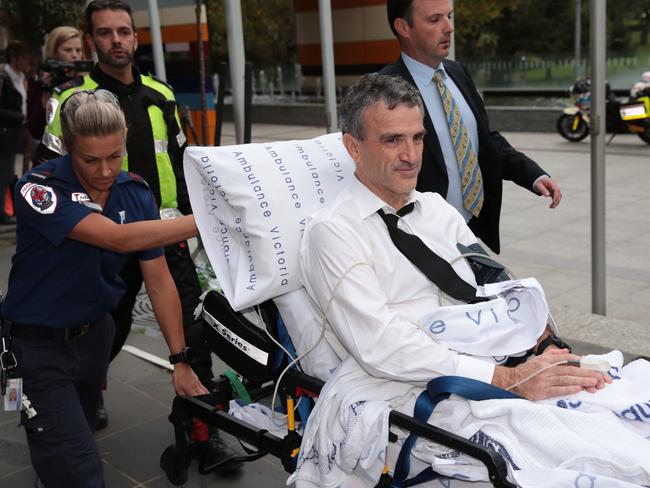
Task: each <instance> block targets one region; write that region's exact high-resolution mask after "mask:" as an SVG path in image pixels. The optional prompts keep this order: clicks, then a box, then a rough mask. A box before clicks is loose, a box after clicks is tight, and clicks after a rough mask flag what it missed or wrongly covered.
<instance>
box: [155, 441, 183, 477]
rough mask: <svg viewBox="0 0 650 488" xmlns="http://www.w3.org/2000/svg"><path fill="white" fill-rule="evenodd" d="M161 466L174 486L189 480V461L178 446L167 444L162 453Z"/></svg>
mask: <svg viewBox="0 0 650 488" xmlns="http://www.w3.org/2000/svg"><path fill="white" fill-rule="evenodd" d="M160 467H161V468H162V470H163V471H164V472H165V476H167V479H168V480H169V482H170V483H171V484H172V485H174V486H181V485H183V484H185V482H186V481H187V461H186V457H185V456H183V455H182V454H181V453H180V451H179V450H178V449H177V448H176V446H174V445H171V446H167V449H165V450H164V451H163V453H162V454H161V455H160Z"/></svg>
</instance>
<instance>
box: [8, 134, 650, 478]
mask: <svg viewBox="0 0 650 488" xmlns="http://www.w3.org/2000/svg"><path fill="white" fill-rule="evenodd" d="M225 132H226V133H225V136H224V144H228V143H232V142H233V141H234V137H233V129H232V125H226V127H225ZM320 133H322V130H320V129H315V128H309V127H295V126H272V125H256V126H255V127H254V128H253V136H254V139H255V140H257V141H269V140H280V139H294V138H297V139H300V138H307V137H313V136H316V135H318V134H320ZM507 137H508V139H509V140H510V141H511V142H512V143H513V145H514V146H516V147H518V148H519V149H522V150H524V151H525V152H526V153H527V154H528V155H530V156H531V157H532V158H533V159H535V160H537V161H538V162H539V163H540V164H541V165H542V166H543V167H544V168H545V169H546V170H547V171H548V172H549V173H551V174H552V175H553V176H554V177H555V178H556V179H557V180H558V181H559V183H560V185H561V187H562V190H563V193H564V199H563V201H562V204H561V205H560V207H559V208H557V209H555V210H549V209H548V208H547V202H546V200H543V199H541V198H538V197H535V196H534V195H532V194H530V193H529V192H526V191H524V190H522V189H521V188H519V187H516V186H515V185H512V184H510V183H506V184H505V188H504V205H503V211H502V224H501V225H502V230H501V235H502V249H503V252H502V255H501V259H502V261H503V262H504V263H505V264H507V265H508V266H509V267H510V268H511V269H512V270H513V271H514V272H515V273H516V274H517V275H518V276H520V277H524V276H530V275H534V276H536V277H538V278H539V279H540V281H541V283H542V284H543V285H544V288H545V290H546V293H547V296H548V298H549V302H550V303H551V307H552V310H553V314H554V316H555V318H556V320H557V322H558V325H559V326H560V330H561V331H562V335H563V336H564V337H565V338H566V339H568V340H569V341H573V342H574V343H577V344H578V347H579V352H587V351H592V350H599V348H600V347H605V346H612V347H616V348H619V349H621V350H623V351H625V352H626V353H628V357H633V356H635V355H638V354H643V355H650V320H649V319H648V312H649V311H650V260H649V259H648V258H647V249H648V247H649V246H650V211H649V210H648V206H647V205H646V204H645V202H646V200H645V199H646V197H647V193H648V192H647V190H646V184H647V182H648V181H650V146H647V145H645V144H644V143H642V142H641V141H640V140H639V139H637V138H636V137H634V136H617V137H616V139H614V141H613V142H612V143H611V144H610V145H609V146H608V148H607V163H606V164H607V195H606V201H607V317H601V316H596V315H592V314H591V313H590V310H591V276H590V257H591V256H590V252H591V251H590V242H591V240H590V196H589V195H590V171H589V165H590V162H589V161H590V158H589V142H588V141H585V142H582V143H578V144H571V143H569V142H565V141H563V140H562V139H561V138H560V137H559V136H557V135H555V134H532V133H512V134H507ZM12 239H13V233H12V231H11V229H0V289H4V288H5V287H6V282H7V277H8V273H9V267H10V258H11V255H12V253H13V244H14V243H13V241H12ZM145 308H146V307H145ZM142 331H145V332H147V333H143V332H142ZM148 331H149V332H148ZM129 343H130V344H131V345H134V346H136V347H139V348H141V349H144V350H146V351H149V352H151V353H153V354H156V355H158V356H162V357H165V356H166V355H167V352H166V349H165V346H164V343H163V341H162V339H161V338H160V337H159V336H158V335H157V334H155V333H151V332H150V328H148V327H143V328H139V332H137V333H134V334H132V335H131V337H130V338H129ZM223 369H224V367H223V366H222V365H219V364H217V365H216V366H215V371H217V372H218V371H222V370H223ZM172 397H173V392H172V388H171V383H170V378H169V374H168V373H166V372H164V371H162V370H160V369H158V368H157V367H154V366H152V365H150V364H148V363H146V362H144V361H142V360H140V359H138V358H135V357H133V356H131V355H129V354H127V353H122V354H121V355H120V356H119V357H118V358H117V359H116V361H115V362H114V363H113V365H112V367H111V370H110V378H109V389H108V391H107V393H106V403H107V407H108V410H109V413H110V424H109V427H108V428H107V429H106V430H104V431H102V432H100V433H98V434H97V443H98V445H99V449H100V451H101V453H102V456H103V459H104V463H105V470H106V483H107V486H108V487H109V488H113V487H116V488H121V487H143V486H146V487H166V486H171V485H169V484H168V482H167V481H166V479H165V478H164V475H163V474H162V472H161V470H160V468H159V466H158V460H159V456H160V453H161V452H162V450H163V449H164V448H165V446H167V445H168V444H169V443H171V442H172V429H171V425H170V424H169V423H168V422H167V419H166V417H167V415H168V414H169V410H170V405H171V399H172ZM17 424H18V418H17V416H15V415H14V414H7V413H0V486H2V487H4V486H7V487H12V488H29V487H32V486H33V483H34V474H33V472H32V469H31V467H30V465H29V454H28V451H27V448H26V445H25V440H24V433H23V431H22V429H20V428H17ZM229 442H231V443H234V442H235V441H233V440H232V439H230V440H229ZM285 480H286V475H285V474H284V472H283V471H282V469H281V467H280V465H279V463H278V462H277V461H276V460H274V459H273V458H270V457H269V458H268V459H266V458H265V459H262V460H260V461H257V462H255V463H253V464H250V465H248V466H247V468H246V471H245V472H242V473H240V474H239V475H235V476H230V477H227V478H220V477H218V476H217V475H208V476H200V475H199V474H198V473H197V472H196V470H195V468H194V471H193V472H191V473H190V479H189V481H188V483H187V484H186V485H185V486H188V487H202V486H233V487H251V486H273V487H280V486H283V485H284V481H285Z"/></svg>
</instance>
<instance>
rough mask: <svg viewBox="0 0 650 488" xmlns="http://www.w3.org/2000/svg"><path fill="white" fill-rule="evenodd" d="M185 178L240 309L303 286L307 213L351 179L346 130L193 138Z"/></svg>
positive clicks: (211, 251) (222, 277)
mask: <svg viewBox="0 0 650 488" xmlns="http://www.w3.org/2000/svg"><path fill="white" fill-rule="evenodd" d="M184 168H185V178H186V180H187V187H188V190H189V194H190V200H191V203H192V210H193V211H194V216H195V218H196V222H197V225H198V228H199V232H200V233H201V239H202V240H203V245H204V246H205V249H206V251H207V254H208V258H209V259H210V262H211V263H212V266H213V268H214V270H215V273H216V275H217V278H218V279H219V283H220V284H221V286H222V287H223V292H224V294H225V296H226V298H227V299H228V301H229V302H230V305H231V306H232V307H233V308H234V309H235V310H241V309H243V308H246V307H250V306H253V305H257V304H259V303H261V302H263V301H265V300H267V299H270V298H273V297H276V296H278V295H282V294H284V293H287V292H289V291H292V290H295V289H296V288H298V287H300V286H301V281H300V263H299V259H298V257H299V250H300V240H301V238H302V233H303V230H304V228H305V224H306V218H307V216H308V215H310V214H311V213H313V212H315V211H316V210H318V209H319V208H321V207H323V206H324V205H326V204H327V203H329V202H330V201H332V199H333V198H334V197H335V196H336V195H337V194H338V192H339V191H340V190H341V189H342V188H343V187H345V185H346V184H347V182H348V181H350V178H351V177H353V173H354V162H353V161H352V158H350V155H349V154H348V152H347V151H346V150H345V147H344V146H343V143H342V142H341V134H340V133H336V134H328V135H325V136H322V137H317V138H315V139H309V140H303V141H281V142H269V143H261V144H244V145H238V146H225V147H200V146H190V147H188V148H187V149H186V150H185V156H184Z"/></svg>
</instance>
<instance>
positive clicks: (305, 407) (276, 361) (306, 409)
mask: <svg viewBox="0 0 650 488" xmlns="http://www.w3.org/2000/svg"><path fill="white" fill-rule="evenodd" d="M276 327H277V331H278V342H279V343H280V344H282V346H284V348H285V349H286V350H287V351H289V354H291V356H292V357H293V358H295V357H297V356H298V353H297V352H296V348H295V347H293V342H292V341H291V337H290V336H289V331H288V330H287V326H286V325H285V324H284V320H282V317H280V316H279V315H278V320H277V322H276ZM285 356H286V353H285V352H284V351H283V350H282V349H280V348H279V347H278V348H277V349H276V351H275V356H274V357H273V366H272V371H273V373H274V374H279V373H280V370H281V369H282V367H283V363H282V360H283V359H284V357H285ZM287 361H291V358H287ZM294 368H295V366H294ZM313 408H314V401H313V400H312V399H311V398H310V397H309V396H307V395H303V396H302V400H301V401H300V403H299V404H298V413H299V414H300V419H301V420H302V423H303V426H304V425H305V423H306V422H307V419H308V418H309V415H310V414H311V411H312V409H313Z"/></svg>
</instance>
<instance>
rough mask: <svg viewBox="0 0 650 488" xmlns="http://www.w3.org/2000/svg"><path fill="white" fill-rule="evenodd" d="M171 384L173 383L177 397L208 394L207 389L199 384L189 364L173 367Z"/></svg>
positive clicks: (179, 364) (178, 364)
mask: <svg viewBox="0 0 650 488" xmlns="http://www.w3.org/2000/svg"><path fill="white" fill-rule="evenodd" d="M172 382H173V383H174V390H176V394H177V395H179V396H180V395H188V396H196V395H204V394H205V393H209V392H208V390H207V388H205V386H203V385H202V384H201V382H200V381H199V378H198V377H197V376H196V374H195V373H194V371H193V370H192V368H191V367H190V365H189V364H185V363H176V364H175V365H174V373H173V374H172Z"/></svg>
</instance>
